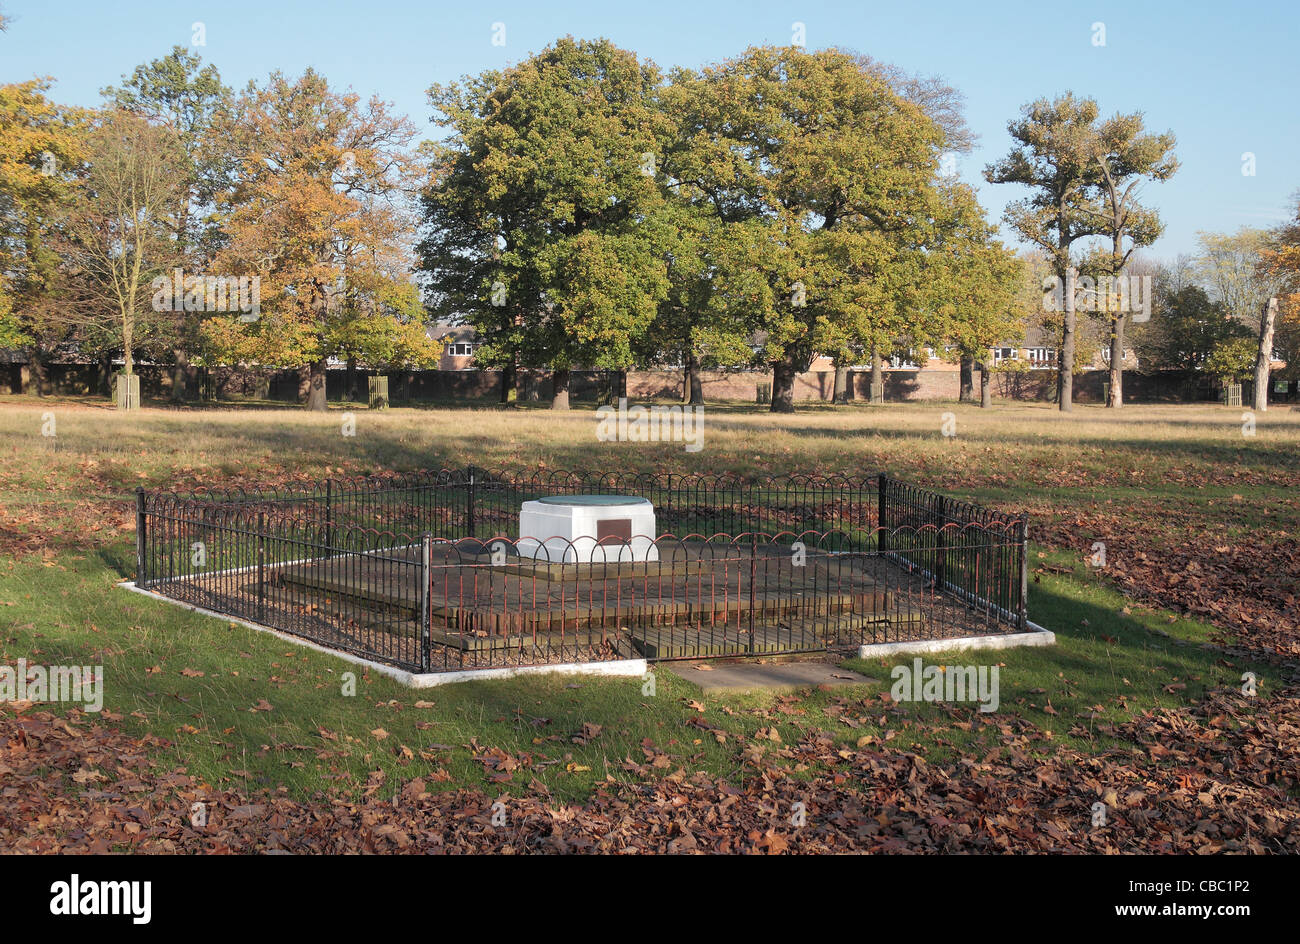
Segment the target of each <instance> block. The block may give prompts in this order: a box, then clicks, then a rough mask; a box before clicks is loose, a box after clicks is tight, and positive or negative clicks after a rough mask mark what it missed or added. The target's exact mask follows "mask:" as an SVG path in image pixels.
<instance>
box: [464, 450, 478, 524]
mask: <svg viewBox="0 0 1300 944" xmlns="http://www.w3.org/2000/svg"><path fill="white" fill-rule="evenodd" d="M467 471H468V472H469V482H468V484H467V487H466V488H465V527H466V528H467V529H468V530H467V532H466V536H467V537H471V538H472V537H474V502H475V500H476V497H477V496H476V495H475V494H474V493H475V475H474V472H475V469H474V467H473V466H470V467H469V469H468V470H467Z"/></svg>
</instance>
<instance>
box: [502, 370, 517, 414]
mask: <svg viewBox="0 0 1300 944" xmlns="http://www.w3.org/2000/svg"><path fill="white" fill-rule="evenodd" d="M515 376H516V368H515V362H514V360H513V359H512V360H511V361H510V362H509V363H508V364H505V365H504V366H503V367H502V368H501V405H502V406H513V405H514V404H515V402H516V400H517V398H518V395H519V392H518V390H517V389H516V388H515Z"/></svg>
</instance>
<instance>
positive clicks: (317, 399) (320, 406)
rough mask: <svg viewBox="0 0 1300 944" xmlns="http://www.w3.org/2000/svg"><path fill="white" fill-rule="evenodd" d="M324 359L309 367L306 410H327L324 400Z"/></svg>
mask: <svg viewBox="0 0 1300 944" xmlns="http://www.w3.org/2000/svg"><path fill="white" fill-rule="evenodd" d="M325 363H326V362H325V358H321V359H320V360H318V361H316V362H315V363H314V364H312V365H311V374H310V376H309V377H308V379H307V409H309V410H317V411H321V410H327V409H329V406H328V404H327V403H326V400H325Z"/></svg>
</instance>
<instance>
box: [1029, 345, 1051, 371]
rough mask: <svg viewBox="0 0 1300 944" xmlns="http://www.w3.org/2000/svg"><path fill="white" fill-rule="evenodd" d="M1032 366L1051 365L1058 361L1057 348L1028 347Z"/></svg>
mask: <svg viewBox="0 0 1300 944" xmlns="http://www.w3.org/2000/svg"><path fill="white" fill-rule="evenodd" d="M1028 360H1029V365H1030V366H1031V367H1050V366H1051V365H1052V364H1055V363H1056V350H1055V349H1054V348H1050V347H1031V348H1029V349H1028Z"/></svg>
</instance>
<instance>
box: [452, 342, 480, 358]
mask: <svg viewBox="0 0 1300 944" xmlns="http://www.w3.org/2000/svg"><path fill="white" fill-rule="evenodd" d="M447 353H448V354H449V355H451V356H452V357H473V356H474V344H473V343H472V342H470V341H457V342H455V343H454V344H448V345H447Z"/></svg>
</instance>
